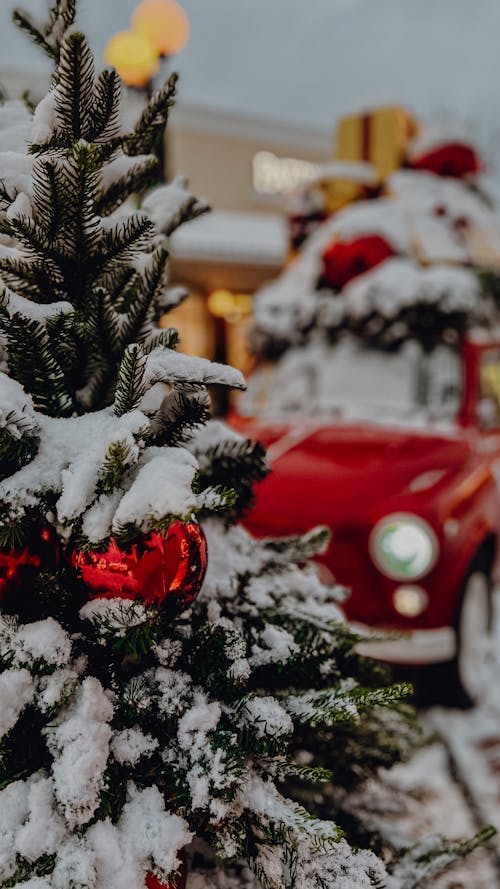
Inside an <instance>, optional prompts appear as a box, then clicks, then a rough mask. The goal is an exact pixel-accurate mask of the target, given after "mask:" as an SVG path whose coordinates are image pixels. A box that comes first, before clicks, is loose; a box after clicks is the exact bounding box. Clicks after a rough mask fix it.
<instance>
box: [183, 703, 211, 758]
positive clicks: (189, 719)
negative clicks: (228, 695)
mask: <svg viewBox="0 0 500 889" xmlns="http://www.w3.org/2000/svg"><path fill="white" fill-rule="evenodd" d="M221 712H222V711H221V705H220V704H219V702H218V701H213V702H212V703H208V701H207V700H206V699H205V697H204V695H202V694H199V693H198V694H195V696H194V700H193V705H192V706H191V707H190V708H189V710H186V712H185V713H184V715H183V716H182V717H181V719H180V720H179V728H178V731H177V737H178V740H179V745H180V748H181V750H185V751H186V752H188V753H189V754H190V756H192V757H195V756H196V753H201V752H202V751H203V750H204V748H205V746H206V744H207V735H208V733H209V732H213V731H214V730H215V729H216V728H217V724H218V722H219V719H220V718H221Z"/></svg>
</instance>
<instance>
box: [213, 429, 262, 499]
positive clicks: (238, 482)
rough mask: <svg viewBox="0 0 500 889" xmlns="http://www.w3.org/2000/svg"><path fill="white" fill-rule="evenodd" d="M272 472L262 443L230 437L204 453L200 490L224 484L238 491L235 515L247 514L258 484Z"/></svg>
mask: <svg viewBox="0 0 500 889" xmlns="http://www.w3.org/2000/svg"><path fill="white" fill-rule="evenodd" d="M268 472H269V467H268V465H267V460H266V452H265V450H264V448H263V446H262V445H261V444H260V442H252V441H249V440H246V439H240V440H234V439H227V440H225V441H221V442H220V443H219V444H217V445H215V446H214V447H212V448H208V449H207V451H206V454H204V455H203V461H202V468H201V470H200V475H199V487H200V491H204V490H205V489H206V488H208V487H214V486H215V487H217V486H218V485H222V484H223V485H224V486H227V487H230V488H232V490H233V491H234V492H235V493H236V500H235V501H234V503H233V507H234V510H235V514H236V515H237V516H241V515H243V514H244V513H245V512H246V510H247V509H249V507H250V506H251V504H252V502H253V499H254V491H253V488H254V485H255V483H256V482H259V481H262V480H263V479H264V478H265V477H266V475H267V474H268Z"/></svg>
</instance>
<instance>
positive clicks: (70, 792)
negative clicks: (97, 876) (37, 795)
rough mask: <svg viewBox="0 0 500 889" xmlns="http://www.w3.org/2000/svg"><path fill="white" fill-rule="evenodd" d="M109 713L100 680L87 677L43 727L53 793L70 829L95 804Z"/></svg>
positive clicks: (105, 756) (89, 813)
mask: <svg viewBox="0 0 500 889" xmlns="http://www.w3.org/2000/svg"><path fill="white" fill-rule="evenodd" d="M112 716H113V705H112V703H111V701H110V700H109V698H108V697H107V695H106V694H105V693H104V689H103V688H102V685H101V683H100V682H99V681H98V680H97V679H95V678H93V677H87V678H86V679H84V680H83V682H82V684H81V686H80V688H79V689H78V691H77V693H76V695H75V697H74V699H73V700H72V702H71V704H70V705H69V706H68V707H67V708H66V709H65V710H63V711H62V712H61V713H60V714H59V716H58V718H57V721H56V723H55V724H52V725H49V726H47V728H46V729H45V736H46V739H47V744H48V747H49V750H50V751H51V753H52V755H53V757H54V761H53V765H52V774H53V777H54V792H55V797H56V799H57V802H58V804H59V806H60V807H61V811H62V812H63V813H64V817H65V820H66V823H67V825H68V827H69V828H70V830H75V829H76V828H78V827H82V826H83V825H85V824H87V823H88V822H89V821H90V820H91V818H92V817H93V815H94V813H95V811H96V809H97V807H98V805H99V802H100V795H101V791H102V789H103V786H104V771H105V769H106V765H107V761H108V758H109V745H110V740H111V736H112V731H111V728H110V726H109V722H110V721H111V719H112Z"/></svg>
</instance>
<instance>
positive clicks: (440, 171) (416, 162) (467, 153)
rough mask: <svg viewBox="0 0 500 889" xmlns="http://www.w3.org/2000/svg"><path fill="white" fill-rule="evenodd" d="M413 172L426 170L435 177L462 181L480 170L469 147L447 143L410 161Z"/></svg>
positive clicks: (475, 157)
mask: <svg viewBox="0 0 500 889" xmlns="http://www.w3.org/2000/svg"><path fill="white" fill-rule="evenodd" d="M411 166H412V167H413V169H414V170H428V172H429V173H435V174H436V175H437V176H450V177H452V178H453V179H463V178H464V177H465V176H470V175H474V174H476V173H479V172H480V170H481V162H480V159H479V157H478V155H477V154H476V152H475V151H474V149H473V148H471V147H470V145H465V144H464V143H463V142H449V143H448V145H441V146H440V147H439V148H434V149H432V150H431V151H427V152H426V153H425V154H421V155H419V156H418V157H415V158H413V159H412V161H411Z"/></svg>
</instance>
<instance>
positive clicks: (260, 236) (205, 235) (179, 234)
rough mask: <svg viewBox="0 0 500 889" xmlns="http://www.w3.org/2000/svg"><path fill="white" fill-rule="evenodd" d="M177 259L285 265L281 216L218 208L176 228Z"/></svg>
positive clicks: (174, 247) (173, 240) (173, 246)
mask: <svg viewBox="0 0 500 889" xmlns="http://www.w3.org/2000/svg"><path fill="white" fill-rule="evenodd" d="M170 244H171V252H172V257H173V259H174V260H175V259H179V260H196V261H198V262H204V261H206V262H210V261H217V262H228V263H248V264H249V265H254V264H255V265H270V266H273V267H277V268H279V267H281V265H282V264H283V262H284V260H285V257H286V253H287V235H286V229H285V223H284V221H283V220H282V219H281V217H279V216H273V215H272V214H266V215H264V214H259V213H239V212H232V211H229V210H214V211H213V212H212V213H209V214H207V215H205V216H201V217H200V218H199V219H194V220H193V222H190V223H189V225H186V226H184V227H182V228H180V229H179V230H178V231H176V232H174V234H173V235H172V238H171V241H170Z"/></svg>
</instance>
